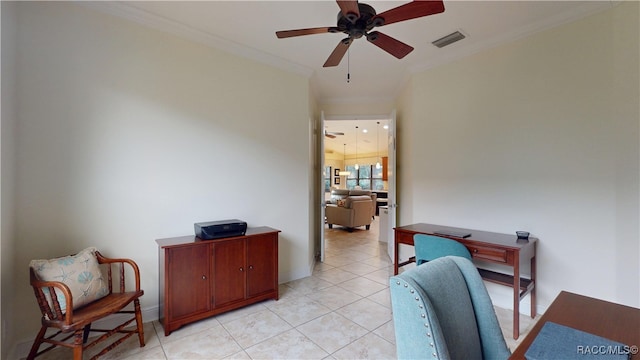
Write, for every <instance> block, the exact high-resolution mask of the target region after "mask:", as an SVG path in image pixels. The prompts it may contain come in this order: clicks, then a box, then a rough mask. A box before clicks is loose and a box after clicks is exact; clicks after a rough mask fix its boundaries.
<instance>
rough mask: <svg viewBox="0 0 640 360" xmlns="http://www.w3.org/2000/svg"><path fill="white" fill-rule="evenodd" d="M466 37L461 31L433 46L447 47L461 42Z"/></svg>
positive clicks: (435, 42)
mask: <svg viewBox="0 0 640 360" xmlns="http://www.w3.org/2000/svg"><path fill="white" fill-rule="evenodd" d="M465 37H466V36H464V34H462V33H461V32H460V31H456V32H453V33H451V34H449V35H447V36H443V37H441V38H440V39H438V40H436V41H433V42H432V44H433V45H435V46H437V47H439V48H441V47H445V46H447V45H450V44H453V43H454V42H456V41H460V40H462V39H464V38H465Z"/></svg>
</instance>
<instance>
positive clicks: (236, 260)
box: [213, 239, 246, 307]
mask: <svg viewBox="0 0 640 360" xmlns="http://www.w3.org/2000/svg"><path fill="white" fill-rule="evenodd" d="M213 249H214V250H213V253H214V254H213V262H214V264H213V277H214V278H213V288H214V301H215V306H216V307H220V306H224V305H226V304H228V303H232V302H234V301H239V300H244V297H245V276H246V268H245V267H246V261H245V240H244V239H236V240H229V241H218V242H215V243H214V244H213Z"/></svg>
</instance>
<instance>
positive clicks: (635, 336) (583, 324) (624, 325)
mask: <svg viewBox="0 0 640 360" xmlns="http://www.w3.org/2000/svg"><path fill="white" fill-rule="evenodd" d="M547 321H552V322H554V323H557V324H561V325H565V326H569V327H572V328H574V329H578V330H582V331H584V332H588V333H590V334H593V335H597V336H602V337H604V338H607V339H610V340H614V341H618V342H621V343H623V344H626V345H628V346H634V345H635V346H636V351H637V346H640V309H637V308H633V307H630V306H625V305H620V304H615V303H612V302H608V301H604V300H599V299H594V298H591V297H587V296H583V295H578V294H574V293H570V292H566V291H562V292H560V294H559V295H558V297H556V299H555V300H554V301H553V303H552V304H551V306H549V308H548V309H547V311H546V312H545V313H544V314H543V315H542V317H540V320H538V322H537V323H536V324H535V325H534V327H533V328H532V329H531V331H530V332H529V334H527V336H526V337H525V338H524V340H522V343H520V345H519V346H518V348H517V349H516V350H515V351H514V352H513V354H512V355H511V357H510V359H524V358H525V357H524V354H525V353H526V352H527V349H529V346H531V343H532V342H533V340H534V339H535V337H536V335H538V333H539V332H540V329H542V326H543V325H544V324H545V323H546V322H547ZM631 359H635V360H637V359H640V356H639V355H638V354H637V353H636V354H633V355H632V356H631Z"/></svg>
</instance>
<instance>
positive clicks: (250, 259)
mask: <svg viewBox="0 0 640 360" xmlns="http://www.w3.org/2000/svg"><path fill="white" fill-rule="evenodd" d="M247 269H248V271H247V297H252V296H256V295H260V294H262V293H266V292H270V291H274V290H276V288H277V287H278V280H277V279H278V236H277V235H274V234H266V235H260V236H253V237H250V238H248V239H247Z"/></svg>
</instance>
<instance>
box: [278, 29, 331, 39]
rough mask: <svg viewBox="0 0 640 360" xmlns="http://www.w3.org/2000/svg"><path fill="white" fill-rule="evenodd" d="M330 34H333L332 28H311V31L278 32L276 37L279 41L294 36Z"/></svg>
mask: <svg viewBox="0 0 640 360" xmlns="http://www.w3.org/2000/svg"><path fill="white" fill-rule="evenodd" d="M328 32H331V27H317V28H309V29H296V30H283V31H276V36H277V37H278V39H284V38H289V37H294V36H303V35H313V34H324V33H328Z"/></svg>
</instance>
